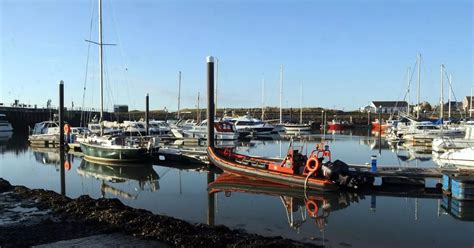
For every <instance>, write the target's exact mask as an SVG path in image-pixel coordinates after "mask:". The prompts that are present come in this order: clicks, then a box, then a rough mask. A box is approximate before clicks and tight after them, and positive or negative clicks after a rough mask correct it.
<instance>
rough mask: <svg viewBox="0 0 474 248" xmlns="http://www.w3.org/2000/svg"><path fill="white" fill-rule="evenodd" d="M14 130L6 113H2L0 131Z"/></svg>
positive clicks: (0, 115)
mask: <svg viewBox="0 0 474 248" xmlns="http://www.w3.org/2000/svg"><path fill="white" fill-rule="evenodd" d="M11 131H13V127H12V125H11V124H10V122H8V120H7V116H6V115H4V114H0V132H11Z"/></svg>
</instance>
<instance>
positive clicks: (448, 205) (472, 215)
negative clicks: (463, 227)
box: [440, 196, 474, 221]
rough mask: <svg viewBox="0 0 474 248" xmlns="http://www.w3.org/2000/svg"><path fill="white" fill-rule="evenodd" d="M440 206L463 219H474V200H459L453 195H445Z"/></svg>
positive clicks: (457, 217)
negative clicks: (452, 196)
mask: <svg viewBox="0 0 474 248" xmlns="http://www.w3.org/2000/svg"><path fill="white" fill-rule="evenodd" d="M440 207H441V209H443V210H444V211H445V212H446V213H447V214H449V215H451V216H452V217H454V218H455V219H458V220H462V221H474V202H473V201H458V200H456V199H453V198H451V197H447V196H443V199H442V200H441V202H440Z"/></svg>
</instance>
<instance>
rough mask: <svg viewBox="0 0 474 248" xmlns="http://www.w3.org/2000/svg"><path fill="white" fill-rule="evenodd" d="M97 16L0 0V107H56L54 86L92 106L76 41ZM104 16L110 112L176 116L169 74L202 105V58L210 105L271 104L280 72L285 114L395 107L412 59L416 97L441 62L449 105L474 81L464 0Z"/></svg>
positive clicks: (158, 5)
mask: <svg viewBox="0 0 474 248" xmlns="http://www.w3.org/2000/svg"><path fill="white" fill-rule="evenodd" d="M97 9H98V8H97V1H95V0H71V1H59V0H58V1H51V0H0V42H1V47H0V103H4V104H6V105H8V104H10V103H12V102H13V100H14V99H19V100H20V102H22V103H26V104H37V105H38V106H39V107H43V106H45V105H46V102H47V100H48V99H51V100H52V104H53V105H54V106H57V105H58V99H59V97H58V83H59V81H60V80H64V82H65V91H66V93H65V101H66V103H65V105H66V106H68V107H70V106H71V105H72V103H74V106H75V107H81V106H84V107H89V108H90V107H92V108H98V107H99V99H100V97H99V64H98V47H97V46H96V45H94V44H91V43H88V42H85V40H86V39H90V40H93V41H97V40H98V34H97V33H98V21H97V20H98V14H97ZM102 11H103V39H104V40H103V42H104V43H112V44H116V45H115V46H106V47H105V52H104V56H105V63H104V66H105V86H104V87H105V92H104V99H105V107H106V108H108V109H112V106H113V105H114V104H127V105H129V108H130V109H140V110H143V109H144V106H145V95H146V94H147V93H149V94H150V108H151V109H164V108H165V107H166V108H167V109H168V110H170V111H174V110H176V109H177V95H178V72H179V71H181V72H182V90H181V106H182V108H186V107H188V108H194V107H195V106H196V105H197V96H198V93H199V94H200V96H201V101H200V104H201V106H205V105H206V104H205V99H206V98H205V97H206V64H205V61H206V56H209V55H212V56H214V57H216V58H217V59H218V60H219V68H218V85H217V88H218V102H217V105H218V107H242V108H250V107H260V106H261V105H262V102H263V103H264V104H265V105H266V106H278V105H279V75H280V66H281V65H283V68H284V70H283V91H284V92H283V107H294V108H298V107H299V106H300V104H302V105H303V106H304V107H325V108H336V109H342V110H355V109H358V108H359V107H362V106H364V105H367V104H368V102H369V101H372V100H393V101H397V100H403V98H404V95H405V92H406V91H407V88H408V80H407V70H408V67H411V69H414V66H415V64H416V58H417V55H418V54H419V53H421V56H422V64H421V92H420V95H421V98H422V100H424V101H428V102H430V103H432V104H436V103H438V102H439V100H440V95H441V89H440V88H441V86H440V65H441V64H444V65H445V68H446V75H447V74H452V86H453V88H452V89H453V93H454V95H455V96H456V98H457V99H458V101H461V100H462V98H463V97H464V96H466V95H469V94H470V91H471V87H472V85H473V82H474V77H473V69H474V68H473V65H474V57H473V50H474V36H473V33H474V32H473V13H474V4H473V3H472V1H470V0H451V1H448V0H446V1H439V0H430V1H428V0H421V1H409V0H386V1H382V0H380V1H379V0H360V1H357V0H354V1H343V0H333V1H329V0H327V1H318V0H315V1H294V0H276V1H270V0H268V1H267V0H256V1H250V0H248V1H247V0H242V1H233V0H229V1H225V0H212V1H211V0H204V1H179V0H173V1H172V0H168V1H160V0H156V1H152V0H137V1H125V0H103V10H102ZM91 18H92V19H91ZM91 24H92V25H91ZM446 75H445V76H446ZM444 78H445V82H446V81H447V78H446V77H444ZM416 79H417V75H416V71H415V75H413V78H412V80H411V87H410V92H411V93H410V99H411V101H410V102H411V103H415V102H416V89H417V81H416ZM263 80H264V87H262V81H263ZM84 86H86V90H85V91H84ZM300 87H302V88H303V94H302V97H301V98H300V95H301V94H300ZM262 88H264V90H263V95H264V97H263V100H262ZM447 94H448V86H445V99H447ZM84 95H85V97H83V96H84ZM83 99H84V104H83ZM300 99H301V100H300Z"/></svg>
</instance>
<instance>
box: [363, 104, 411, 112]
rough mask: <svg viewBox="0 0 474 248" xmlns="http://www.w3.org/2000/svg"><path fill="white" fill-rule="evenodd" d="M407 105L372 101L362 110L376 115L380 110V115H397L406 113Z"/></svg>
mask: <svg viewBox="0 0 474 248" xmlns="http://www.w3.org/2000/svg"><path fill="white" fill-rule="evenodd" d="M407 107H408V103H407V102H405V101H372V102H370V104H369V105H368V106H366V107H365V108H364V109H365V111H369V110H370V112H371V113H378V111H380V109H382V113H384V114H386V113H399V112H407Z"/></svg>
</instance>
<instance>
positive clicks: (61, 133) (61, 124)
mask: <svg viewBox="0 0 474 248" xmlns="http://www.w3.org/2000/svg"><path fill="white" fill-rule="evenodd" d="M58 113H59V168H60V177H61V194H62V195H66V182H65V171H64V81H63V80H61V81H59V111H58Z"/></svg>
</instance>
